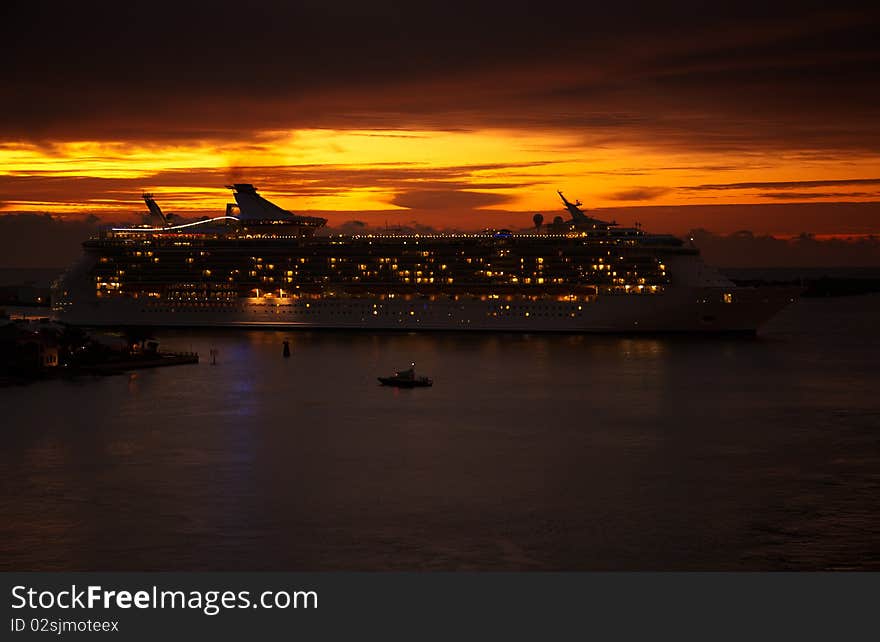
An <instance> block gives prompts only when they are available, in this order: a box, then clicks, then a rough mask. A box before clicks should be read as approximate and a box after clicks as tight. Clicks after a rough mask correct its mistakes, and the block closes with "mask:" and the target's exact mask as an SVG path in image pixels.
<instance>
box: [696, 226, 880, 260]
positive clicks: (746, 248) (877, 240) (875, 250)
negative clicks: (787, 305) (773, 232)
mask: <svg viewBox="0 0 880 642" xmlns="http://www.w3.org/2000/svg"><path fill="white" fill-rule="evenodd" d="M691 237H692V238H693V239H694V243H695V244H696V246H697V247H698V248H700V252H701V253H702V255H703V258H704V259H705V260H706V261H707V262H708V263H710V264H712V265H717V266H720V267H739V268H746V267H748V268H765V267H799V268H804V267H827V266H835V267H876V266H880V237H877V236H868V237H860V238H827V239H821V238H816V237H814V236H813V235H810V234H801V235H799V236H797V237H795V238H793V239H786V238H777V237H774V236H769V235H760V234H754V233H753V232H750V231H741V232H737V233H735V234H729V235H719V234H713V233H712V232H708V231H706V230H703V229H700V230H694V231H692V232H691Z"/></svg>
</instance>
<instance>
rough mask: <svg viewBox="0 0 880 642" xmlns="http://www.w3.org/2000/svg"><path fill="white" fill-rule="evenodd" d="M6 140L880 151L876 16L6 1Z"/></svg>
mask: <svg viewBox="0 0 880 642" xmlns="http://www.w3.org/2000/svg"><path fill="white" fill-rule="evenodd" d="M4 13H5V15H4V20H2V21H0V42H2V45H0V46H2V47H3V48H4V59H5V60H14V61H15V64H12V65H8V66H7V69H5V70H4V82H3V85H2V88H0V92H2V96H0V137H2V138H3V139H6V140H31V141H42V142H47V141H52V140H61V139H84V138H97V139H114V138H116V139H123V140H132V139H138V140H154V141H155V140H160V139H163V140H174V141H177V140H214V141H222V140H226V141H228V140H237V141H247V140H253V139H254V138H255V137H256V136H257V133H258V132H260V131H264V130H270V129H288V128H298V127H330V128H361V129H368V130H374V129H387V128H391V129H396V130H400V131H401V135H406V131H405V130H407V129H415V128H437V129H475V128H481V127H492V126H494V127H514V128H519V129H537V130H545V129H548V128H552V129H558V130H565V131H567V132H569V133H570V134H571V136H572V140H573V141H576V142H577V143H578V144H582V143H588V144H597V145H603V144H608V143H611V142H615V143H638V144H643V145H655V146H667V147H670V146H671V147H677V148H683V149H702V150H727V151H743V152H745V151H749V150H754V149H792V148H794V149H801V150H813V151H816V150H819V151H825V150H849V151H853V150H857V151H864V152H871V153H874V152H877V151H878V150H880V131H878V127H877V118H878V109H880V107H878V105H880V82H878V81H880V64H878V63H880V53H878V47H877V42H878V11H877V9H875V8H865V7H854V8H848V7H846V6H845V5H844V4H841V3H836V4H835V5H833V6H829V5H828V4H827V3H821V2H800V3H797V4H795V3H776V2H774V3H766V2H764V3H755V2H743V3H736V4H733V3H723V4H720V5H719V4H716V5H713V6H712V8H711V10H706V8H705V6H704V5H703V4H701V3H696V2H689V3H688V2H686V3H676V4H675V5H668V4H664V5H657V4H655V3H644V5H641V6H640V5H636V6H635V7H633V6H631V5H630V4H629V3H624V4H619V3H606V4H604V5H597V4H595V3H581V4H579V5H572V4H571V3H567V2H566V3H557V2H552V1H544V2H528V1H516V0H511V1H509V2H506V3H504V5H503V7H501V6H500V5H498V4H497V3H458V2H442V3H441V2H428V3H423V2H419V3H409V4H401V3H396V2H394V3H392V2H382V1H377V2H370V3H355V2H334V3H320V2H317V1H314V2H309V1H307V2H297V3H285V4H272V5H271V6H268V5H264V4H258V5H243V4H242V3H240V2H234V3H233V2H226V3H212V4H211V6H210V7H206V6H204V5H190V4H188V3H168V2H163V1H161V0H153V1H152V2H146V3H141V2H126V3H59V4H54V5H51V4H42V3H35V2H17V1H14V0H13V1H12V2H6V3H5V4H4Z"/></svg>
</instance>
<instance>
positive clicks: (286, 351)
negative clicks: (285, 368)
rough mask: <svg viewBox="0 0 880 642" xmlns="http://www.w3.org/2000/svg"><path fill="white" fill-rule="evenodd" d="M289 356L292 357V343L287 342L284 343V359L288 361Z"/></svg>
mask: <svg viewBox="0 0 880 642" xmlns="http://www.w3.org/2000/svg"><path fill="white" fill-rule="evenodd" d="M289 356H290V341H285V342H284V358H285V359H286V358H287V357H289Z"/></svg>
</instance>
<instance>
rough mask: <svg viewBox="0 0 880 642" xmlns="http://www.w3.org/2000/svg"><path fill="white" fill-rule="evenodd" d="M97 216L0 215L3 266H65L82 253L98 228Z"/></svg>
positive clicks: (0, 242)
mask: <svg viewBox="0 0 880 642" xmlns="http://www.w3.org/2000/svg"><path fill="white" fill-rule="evenodd" d="M96 223H97V220H96V219H95V218H94V217H89V216H80V217H77V218H75V219H70V220H68V219H59V218H57V217H55V216H52V215H50V214H48V213H31V212H28V213H12V214H4V215H2V216H0V267H27V268H31V267H58V268H61V267H65V266H66V265H68V264H70V263H72V262H73V261H75V260H76V259H77V258H78V257H79V256H80V255H81V254H82V247H81V244H82V242H83V241H85V240H86V239H87V238H88V237H89V236H90V235H92V234H94V233H95V231H96V229H97V225H96Z"/></svg>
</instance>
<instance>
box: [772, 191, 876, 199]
mask: <svg viewBox="0 0 880 642" xmlns="http://www.w3.org/2000/svg"><path fill="white" fill-rule="evenodd" d="M759 196H760V197H761V198H770V199H776V200H780V201H786V200H791V201H808V200H811V199H829V198H839V199H850V198H878V197H880V192H764V193H762V194H759Z"/></svg>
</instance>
